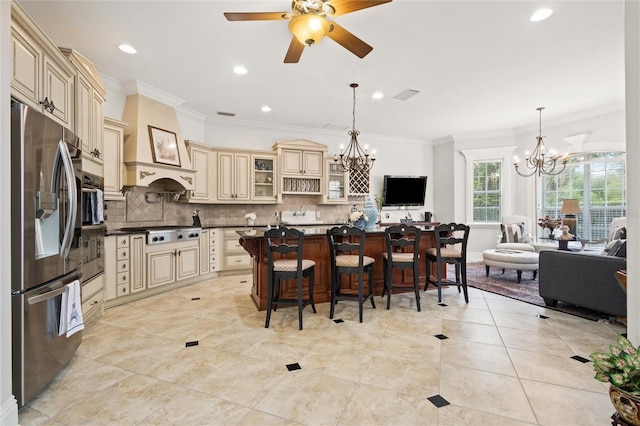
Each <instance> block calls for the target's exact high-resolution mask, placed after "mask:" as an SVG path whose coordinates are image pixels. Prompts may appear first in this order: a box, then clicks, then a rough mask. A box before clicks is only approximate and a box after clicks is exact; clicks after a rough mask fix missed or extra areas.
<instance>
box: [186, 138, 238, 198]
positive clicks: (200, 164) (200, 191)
mask: <svg viewBox="0 0 640 426" xmlns="http://www.w3.org/2000/svg"><path fill="white" fill-rule="evenodd" d="M185 144H186V145H187V151H188V152H189V157H190V158H191V167H192V168H193V170H194V171H195V172H196V173H195V176H194V181H193V191H187V193H186V194H185V197H184V198H185V199H186V200H187V201H189V202H191V203H211V202H212V201H215V197H214V192H213V183H214V180H213V179H212V176H211V175H212V173H213V171H214V170H215V168H214V165H213V162H212V160H211V158H212V156H213V154H212V151H211V147H209V146H207V145H202V144H198V143H197V142H194V141H190V140H186V141H185ZM225 184H226V183H225ZM231 192H232V191H231Z"/></svg>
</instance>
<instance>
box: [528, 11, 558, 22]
mask: <svg viewBox="0 0 640 426" xmlns="http://www.w3.org/2000/svg"><path fill="white" fill-rule="evenodd" d="M552 13H553V10H551V9H538V10H536V11H535V12H533V15H531V18H529V19H530V20H531V22H540V21H544V20H545V19H547V18H548V17H549V16H551V14H552Z"/></svg>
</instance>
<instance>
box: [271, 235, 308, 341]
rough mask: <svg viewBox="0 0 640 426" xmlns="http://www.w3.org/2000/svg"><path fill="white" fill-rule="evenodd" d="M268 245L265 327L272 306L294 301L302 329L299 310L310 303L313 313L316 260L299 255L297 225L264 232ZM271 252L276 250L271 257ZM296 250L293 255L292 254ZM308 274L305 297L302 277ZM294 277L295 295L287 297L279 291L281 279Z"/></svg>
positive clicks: (299, 242) (300, 243)
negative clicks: (306, 295)
mask: <svg viewBox="0 0 640 426" xmlns="http://www.w3.org/2000/svg"><path fill="white" fill-rule="evenodd" d="M264 239H265V245H266V247H267V264H268V276H269V279H268V284H267V319H266V322H265V325H264V327H265V328H269V321H270V320H271V310H272V309H273V310H274V311H275V310H277V308H278V305H296V306H297V307H298V328H299V329H300V330H302V310H303V309H304V307H305V306H307V305H309V304H311V307H312V308H313V313H316V306H315V304H314V303H313V281H314V274H315V264H316V263H315V262H314V261H313V260H309V259H303V258H302V243H303V241H304V234H303V233H302V232H300V231H298V230H297V229H293V228H291V229H289V228H287V227H284V226H281V227H279V228H274V229H270V230H268V231H265V233H264ZM274 253H279V256H278V258H277V259H274ZM291 253H293V254H295V257H292V256H291ZM304 278H307V282H308V297H307V298H304V297H303V279H304ZM293 279H295V280H296V289H297V297H296V298H295V299H294V298H286V297H282V295H281V291H282V289H281V280H293Z"/></svg>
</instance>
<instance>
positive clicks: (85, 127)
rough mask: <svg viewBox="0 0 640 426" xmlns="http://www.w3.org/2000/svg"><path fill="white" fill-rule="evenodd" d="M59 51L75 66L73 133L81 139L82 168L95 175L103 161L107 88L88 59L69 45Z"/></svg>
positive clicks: (101, 167)
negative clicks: (69, 47)
mask: <svg viewBox="0 0 640 426" xmlns="http://www.w3.org/2000/svg"><path fill="white" fill-rule="evenodd" d="M60 51H61V52H62V53H63V54H64V55H65V56H66V57H67V58H68V59H69V61H70V62H71V64H72V65H73V66H74V68H75V69H76V71H77V72H76V76H75V88H76V90H75V106H76V108H75V111H76V114H75V133H76V135H77V136H79V137H80V140H81V141H82V158H83V161H82V168H83V170H87V171H89V172H90V173H93V174H95V175H98V176H102V175H103V165H104V141H103V127H104V112H103V111H104V100H105V97H106V95H107V89H106V88H105V87H104V85H103V84H102V80H101V79H100V75H99V74H98V70H97V69H96V68H95V66H94V65H93V62H91V61H90V60H89V59H87V58H85V57H84V56H82V55H81V54H80V53H78V52H77V51H75V50H73V49H68V48H65V47H61V48H60Z"/></svg>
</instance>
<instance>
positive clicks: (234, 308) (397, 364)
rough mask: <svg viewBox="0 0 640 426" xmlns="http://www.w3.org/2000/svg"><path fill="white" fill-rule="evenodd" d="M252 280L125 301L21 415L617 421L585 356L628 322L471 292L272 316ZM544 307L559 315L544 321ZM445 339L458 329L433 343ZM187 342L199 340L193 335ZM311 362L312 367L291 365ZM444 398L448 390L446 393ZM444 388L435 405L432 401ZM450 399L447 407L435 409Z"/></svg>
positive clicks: (267, 421) (258, 421) (144, 419)
mask: <svg viewBox="0 0 640 426" xmlns="http://www.w3.org/2000/svg"><path fill="white" fill-rule="evenodd" d="M250 281H251V276H249V275H247V276H233V277H223V278H218V279H214V280H208V281H205V282H202V283H199V284H195V285H192V286H189V287H184V288H181V289H177V290H173V291H170V292H167V293H164V294H161V295H157V296H154V297H150V298H147V299H143V300H140V301H137V302H132V303H129V304H127V305H123V306H119V307H115V308H112V309H109V310H107V311H106V312H105V314H104V316H102V317H101V318H99V319H98V320H96V321H94V322H93V323H91V324H90V325H89V326H88V327H87V329H85V332H84V340H83V343H82V345H81V346H80V349H79V350H78V352H77V355H76V356H75V357H74V359H73V360H72V361H71V363H70V364H69V366H68V367H67V368H66V369H65V370H63V371H62V372H61V373H60V374H59V375H58V376H57V377H56V379H55V380H54V381H53V382H52V383H51V384H50V385H49V386H48V387H47V388H45V389H44V390H43V391H42V392H41V393H40V394H39V395H38V396H36V397H35V398H34V399H33V400H31V401H30V402H29V403H28V404H27V405H26V406H25V407H23V408H22V409H21V410H20V413H19V420H20V423H21V424H22V425H36V424H49V425H59V424H60V425H61V424H64V425H89V424H90V425H100V424H109V425H139V424H142V425H144V424H176V425H206V424H216V425H217V424H240V425H276V424H278V425H280V424H305V425H320V424H322V425H384V424H389V425H598V426H601V425H607V424H610V423H611V422H610V419H609V418H610V416H611V414H612V413H613V408H612V406H611V403H610V402H609V398H608V394H607V388H608V387H607V386H606V385H605V384H604V383H600V382H597V381H596V380H594V379H593V373H592V367H591V363H590V362H589V363H582V362H580V361H577V360H575V359H572V358H571V357H572V356H575V355H579V356H582V357H588V355H589V354H590V353H591V352H593V351H595V350H606V349H607V347H608V344H609V343H613V342H614V341H615V336H616V333H620V332H625V328H624V326H622V325H621V324H618V323H615V322H613V323H609V324H603V323H596V322H592V321H588V320H583V319H580V318H577V317H574V316H571V315H567V314H563V313H559V312H556V311H552V310H545V309H544V308H540V307H536V306H533V305H529V304H526V303H522V302H517V301H514V300H511V299H508V298H504V297H501V296H497V295H494V294H491V293H484V292H481V291H479V290H476V289H470V295H469V296H470V300H469V304H468V305H466V304H465V303H464V299H463V298H462V296H460V295H458V293H457V290H456V289H455V287H454V288H449V289H446V290H445V293H444V294H445V300H444V301H445V304H446V305H447V306H440V305H438V303H437V296H436V292H435V291H434V290H429V291H428V292H426V293H423V299H422V312H417V311H416V310H415V301H414V299H413V296H411V295H410V294H406V295H394V296H393V298H392V306H391V310H389V311H387V310H386V309H385V304H384V303H383V301H382V300H381V299H380V298H379V297H377V298H376V302H377V309H376V310H372V308H371V306H370V305H367V307H366V309H365V312H364V323H362V324H360V323H358V322H357V318H358V309H357V305H356V304H355V303H351V302H340V303H339V304H338V305H337V307H336V317H335V319H342V320H344V322H340V323H336V322H334V321H332V320H330V319H329V305H328V304H327V303H324V304H319V305H317V308H318V313H317V314H313V312H312V310H311V309H310V307H307V308H306V309H305V311H304V330H303V331H299V330H298V327H297V314H296V312H295V308H284V309H280V310H278V311H277V312H275V313H274V314H273V315H272V319H271V327H270V328H269V329H265V328H264V318H265V313H264V312H258V311H256V309H255V308H254V305H253V303H252V302H251V300H250V298H249V288H250ZM540 314H543V315H544V316H548V318H546V319H544V318H541V317H540V316H539V315H540ZM436 335H444V336H446V338H442V337H443V336H440V337H441V338H438V337H436ZM190 342H197V345H196V344H193V343H190ZM296 363H297V364H299V366H300V369H292V370H291V371H289V369H288V368H287V366H288V365H291V364H296ZM438 396H440V398H438ZM432 397H435V398H432ZM431 400H434V402H436V403H438V400H440V402H442V401H443V400H444V401H445V403H446V402H448V405H444V406H442V407H441V408H438V407H437V406H436V405H434V403H432V402H431Z"/></svg>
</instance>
